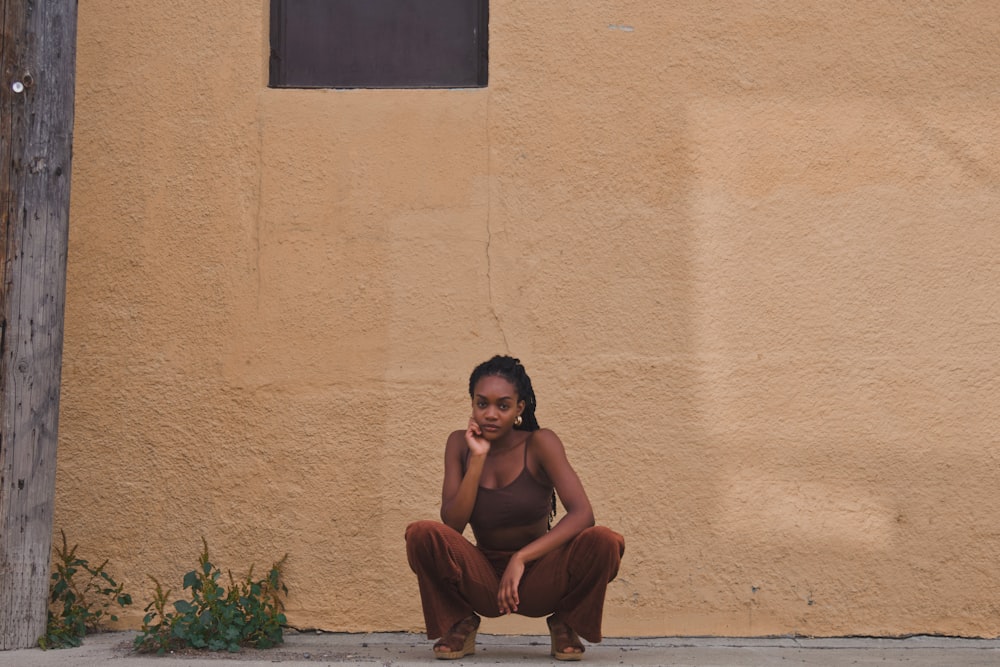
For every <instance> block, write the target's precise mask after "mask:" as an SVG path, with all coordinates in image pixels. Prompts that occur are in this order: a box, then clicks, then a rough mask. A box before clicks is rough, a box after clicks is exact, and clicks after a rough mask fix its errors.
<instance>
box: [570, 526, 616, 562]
mask: <svg viewBox="0 0 1000 667" xmlns="http://www.w3.org/2000/svg"><path fill="white" fill-rule="evenodd" d="M576 539H577V541H578V543H579V547H581V548H583V549H584V550H586V551H587V552H588V553H590V554H607V556H609V557H611V558H621V557H622V555H624V553H625V538H624V537H622V536H621V535H619V534H618V533H616V532H615V531H613V530H611V529H610V528H607V527H605V526H591V527H590V528H587V529H585V530H583V531H582V532H581V533H580V534H579V535H578V536H577V538H576Z"/></svg>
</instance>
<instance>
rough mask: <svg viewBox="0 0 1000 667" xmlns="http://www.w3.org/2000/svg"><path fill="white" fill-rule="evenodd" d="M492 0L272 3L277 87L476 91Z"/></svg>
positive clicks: (481, 80) (483, 69) (482, 75)
mask: <svg viewBox="0 0 1000 667" xmlns="http://www.w3.org/2000/svg"><path fill="white" fill-rule="evenodd" d="M488 7H489V3H488V0H271V62H270V70H271V71H270V84H269V85H270V86H271V87H272V88H476V87H483V86H485V85H486V82H487V27H488V25H489V16H488Z"/></svg>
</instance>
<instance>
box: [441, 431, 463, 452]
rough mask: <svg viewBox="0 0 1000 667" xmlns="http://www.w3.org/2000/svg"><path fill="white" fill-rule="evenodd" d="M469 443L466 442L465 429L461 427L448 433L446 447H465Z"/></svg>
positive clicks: (460, 448)
mask: <svg viewBox="0 0 1000 667" xmlns="http://www.w3.org/2000/svg"><path fill="white" fill-rule="evenodd" d="M466 446H467V445H466V444H465V431H463V430H461V429H459V430H457V431H452V432H451V433H449V434H448V440H447V442H445V447H446V448H447V449H449V450H451V449H458V450H462V449H465V447H466Z"/></svg>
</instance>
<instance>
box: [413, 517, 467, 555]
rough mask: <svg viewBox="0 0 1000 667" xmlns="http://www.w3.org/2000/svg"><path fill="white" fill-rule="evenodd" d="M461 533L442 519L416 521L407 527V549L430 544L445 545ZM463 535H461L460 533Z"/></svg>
mask: <svg viewBox="0 0 1000 667" xmlns="http://www.w3.org/2000/svg"><path fill="white" fill-rule="evenodd" d="M456 535H459V533H458V532H457V531H456V530H455V529H454V528H452V527H451V526H446V525H445V524H443V523H441V522H440V521H414V522H413V523H411V524H410V525H409V526H407V527H406V533H405V538H406V548H407V550H411V549H415V548H419V547H421V546H426V545H430V544H437V545H443V544H445V543H446V542H447V541H448V540H449V539H453V538H454V537H455V536H456ZM459 537H461V535H459Z"/></svg>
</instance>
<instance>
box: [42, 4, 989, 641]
mask: <svg viewBox="0 0 1000 667" xmlns="http://www.w3.org/2000/svg"><path fill="white" fill-rule="evenodd" d="M491 4H492V7H491V25H490V30H491V33H490V40H491V44H490V86H489V88H487V89H479V90H438V91H421V90H415V91H414V90H411V91H403V90H398V91H361V90H356V91H329V90H319V91H296V90H271V89H268V88H267V87H266V57H267V3H266V1H265V0H213V2H207V3H206V2H203V1H202V0H198V1H195V0H172V1H171V2H160V1H157V2H149V1H147V0H134V1H132V2H123V1H121V0H115V1H111V0H86V1H85V2H81V3H80V7H79V36H78V51H79V60H78V69H77V77H78V91H77V111H76V134H75V140H76V141H75V153H74V163H73V197H72V199H73V208H72V218H71V232H70V236H71V237H70V257H69V278H68V297H67V301H68V304H67V310H66V337H65V357H64V363H65V365H64V375H63V381H64V382H63V393H62V408H63V410H62V417H61V423H60V453H59V473H58V482H57V483H58V490H57V512H56V528H57V529H59V528H62V529H64V530H66V532H67V534H68V535H69V538H70V540H71V541H74V542H79V543H80V545H81V547H80V552H81V554H83V555H86V556H88V557H90V558H92V559H94V560H101V559H103V558H109V559H110V560H111V568H112V569H113V571H115V572H116V573H117V574H119V575H120V576H121V577H122V578H123V579H124V580H125V581H126V583H127V584H128V586H129V587H130V589H131V590H132V592H133V594H134V595H136V597H137V599H139V600H148V599H150V596H149V594H148V590H149V582H148V580H147V579H146V577H145V575H146V574H147V573H149V574H152V575H155V576H156V577H158V578H160V579H161V580H165V581H174V582H176V583H177V585H176V587H177V588H179V583H180V576H181V575H182V573H183V572H184V571H186V570H187V569H190V568H191V567H192V566H193V565H194V563H195V559H196V556H197V553H198V550H199V547H200V541H199V537H200V536H201V535H204V536H205V537H206V538H207V539H208V541H209V544H210V545H211V547H212V548H213V555H214V556H215V559H216V560H217V561H218V562H219V563H220V564H221V565H223V566H224V567H231V568H233V569H235V570H237V571H240V570H242V568H244V567H245V566H246V565H248V564H249V563H250V562H256V563H257V564H258V567H261V566H265V565H267V564H268V563H270V561H271V560H273V559H274V558H277V557H279V556H280V555H282V554H283V553H285V552H288V553H289V560H288V568H287V577H288V584H289V587H290V589H291V597H290V598H289V602H288V614H289V619H290V622H291V623H292V624H293V625H296V626H299V627H319V628H325V629H335V630H396V629H408V630H414V629H419V628H420V627H421V625H422V619H421V616H420V611H419V602H418V599H417V593H416V585H415V581H414V579H413V577H412V575H411V574H410V572H409V570H408V568H407V565H406V562H405V558H404V555H403V543H402V533H403V529H404V527H405V525H406V524H407V523H408V522H409V521H411V520H414V519H419V518H431V517H434V516H436V513H437V503H438V497H439V483H440V469H441V461H442V447H443V443H444V439H445V436H446V434H447V433H448V432H449V431H450V430H451V429H453V428H457V427H460V426H462V425H463V424H464V422H465V419H466V416H467V410H468V407H467V400H466V396H465V382H466V379H467V377H468V373H469V371H470V370H471V368H472V366H473V365H474V364H475V363H476V362H478V361H481V360H483V359H484V358H486V357H488V356H489V355H491V354H493V353H495V352H504V351H509V352H511V353H513V354H516V355H518V356H520V357H521V358H522V360H523V361H524V362H525V364H526V365H527V367H528V370H529V372H530V373H531V374H532V376H533V378H534V380H535V386H536V389H537V393H538V396H539V416H540V420H541V422H542V424H543V425H545V426H549V427H551V428H553V429H554V430H556V432H557V433H559V434H560V435H561V436H562V438H563V440H564V442H565V443H566V446H567V449H568V451H569V454H570V457H571V461H572V462H573V463H574V464H575V465H576V467H577V469H578V472H579V473H580V475H581V477H582V478H583V480H584V483H585V485H586V488H587V490H588V492H589V495H590V497H591V500H592V501H593V504H594V506H595V509H596V511H597V515H598V521H599V522H600V523H603V524H606V525H609V526H612V527H614V528H616V529H617V530H619V531H620V532H622V533H624V534H625V536H626V538H627V540H628V547H627V552H626V558H625V561H624V564H623V568H622V571H621V574H620V577H619V578H618V580H617V581H615V582H614V583H613V584H612V586H611V588H610V591H609V600H608V605H607V610H606V622H605V631H606V634H609V635H642V634H651V635H669V634H688V633H692V634H708V635H762V634H772V633H801V634H807V635H841V634H853V633H861V634H878V635H881V634H887V635H895V634H903V633H915V632H926V633H947V634H961V635H987V636H993V635H997V634H1000V577H998V576H997V574H998V570H1000V567H998V562H997V554H998V553H1000V529H998V526H1000V491H998V489H1000V466H998V458H997V450H998V446H1000V438H998V432H1000V430H998V428H997V424H998V417H1000V410H998V406H1000V380H998V378H1000V363H998V361H997V353H996V350H997V349H1000V228H998V222H997V221H998V219H1000V187H998V186H1000V164H998V157H997V156H998V155H1000V135H998V132H1000V116H998V114H997V109H998V108H1000V93H998V91H1000V86H998V84H1000V81H998V78H1000V76H998V73H1000V6H998V5H997V4H996V3H995V2H993V1H992V0H982V1H979V2H950V3H942V2H938V1H936V0H924V1H916V0H915V1H913V2H906V3H889V2H876V3H869V2H860V1H856V2H828V1H823V2H819V1H816V2H811V1H810V2H806V1H803V0H788V1H787V2H773V3H759V2H754V3H749V2H714V3H706V2H703V1H701V0H697V1H690V2H660V1H659V0H635V1H633V2H593V3H580V2H565V1H563V2H515V1H513V0H495V1H494V2H493V3H491ZM141 606H142V605H141V604H137V605H136V607H137V609H136V610H135V611H134V612H133V613H132V614H131V615H130V616H129V617H128V620H127V622H128V623H130V624H132V625H136V624H137V623H138V618H139V616H140V614H141V612H140V609H141ZM525 629H530V630H533V631H535V632H541V630H542V626H541V625H539V622H538V621H524V620H518V619H513V620H511V619H504V620H497V621H487V622H486V625H485V626H484V630H486V631H490V632H516V631H523V630H525Z"/></svg>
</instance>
